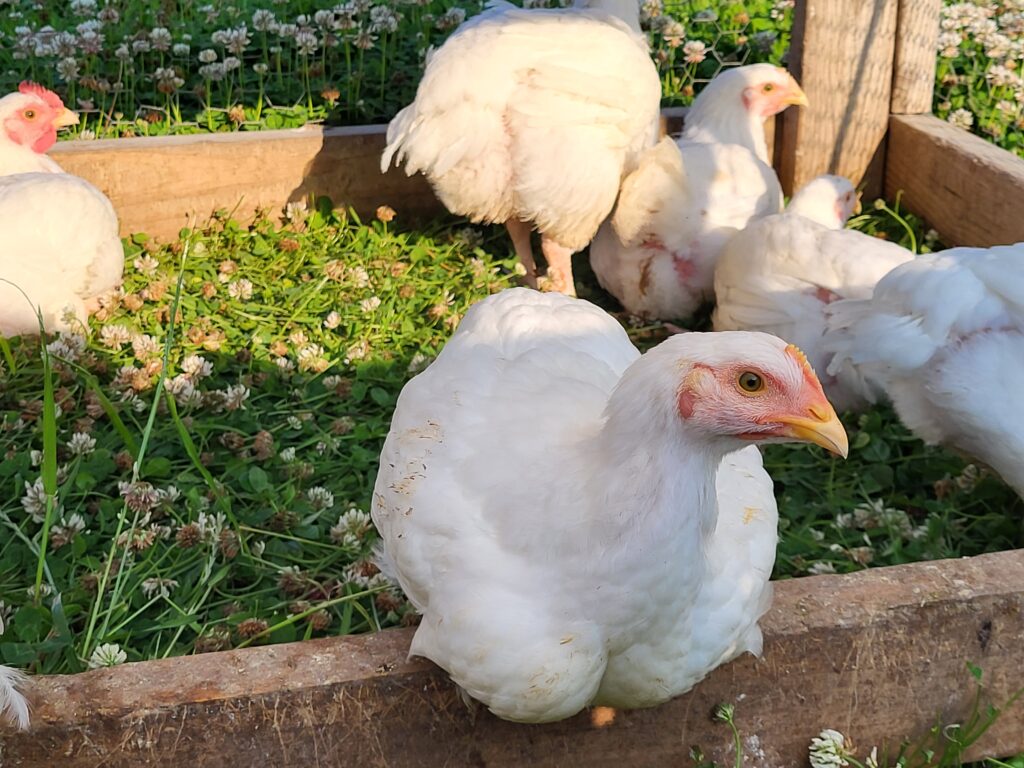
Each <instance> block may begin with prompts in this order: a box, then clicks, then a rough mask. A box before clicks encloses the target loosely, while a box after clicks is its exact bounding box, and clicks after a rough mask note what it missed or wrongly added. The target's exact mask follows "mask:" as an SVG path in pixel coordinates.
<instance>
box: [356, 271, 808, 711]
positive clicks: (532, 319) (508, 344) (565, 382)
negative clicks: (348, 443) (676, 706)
mask: <svg viewBox="0 0 1024 768" xmlns="http://www.w3.org/2000/svg"><path fill="white" fill-rule="evenodd" d="M783 347H784V344H783V343H782V342H781V341H779V340H777V339H774V338H772V337H766V336H762V335H751V334H714V335H711V334H683V335H681V336H679V337H675V338H673V339H671V340H669V341H668V342H665V343H664V344H662V345H660V346H659V347H657V348H656V349H654V350H652V351H650V352H648V353H647V354H645V355H644V356H642V357H641V356H639V354H638V353H637V351H636V350H635V349H634V348H633V346H632V345H631V344H630V343H629V340H628V338H627V336H626V334H625V333H624V331H623V330H622V328H621V327H620V326H619V324H618V323H616V322H615V321H614V320H613V319H612V318H610V317H609V316H608V315H606V314H605V313H604V312H602V311H600V310H599V309H597V308H596V307H594V306H593V305H591V304H588V303H587V302H583V301H577V300H573V299H569V298H566V297H563V296H560V295H557V294H541V293H537V292H535V291H527V290H524V289H512V290H507V291H504V292H502V293H500V294H497V295H495V296H492V297H490V298H488V299H486V300H484V301H482V302H480V303H478V304H476V305H475V306H474V307H472V308H471V309H470V311H469V312H468V313H467V314H466V316H465V318H464V320H463V322H462V324H461V325H460V327H459V329H458V330H457V332H456V333H455V335H454V336H453V337H452V339H451V340H450V341H449V342H448V344H447V345H446V346H445V348H444V350H443V351H442V352H441V354H440V355H439V356H438V358H437V359H436V360H435V361H434V362H433V363H432V364H431V365H430V367H429V368H427V369H426V370H425V371H424V372H423V373H421V374H420V375H419V376H417V377H416V378H414V379H413V380H412V381H411V382H409V384H407V385H406V387H405V388H404V389H403V391H402V393H401V396H400V397H399V400H398V405H397V408H396V411H395V415H394V419H393V421H392V425H391V430H390V433H389V435H388V438H387V440H386V442H385V445H384V449H383V451H382V453H381V463H380V470H379V473H378V476H377V481H376V486H375V489H374V498H373V507H372V509H373V518H374V521H375V523H376V525H377V527H378V529H379V531H380V533H381V537H382V541H383V550H384V552H385V560H384V562H385V564H386V566H387V567H388V570H389V572H390V573H392V574H393V575H394V576H395V577H396V578H397V580H398V581H399V583H400V584H401V585H402V587H403V589H404V590H405V591H406V594H407V595H408V596H409V598H410V600H412V602H413V603H414V604H415V605H416V606H417V608H418V609H419V610H420V611H421V612H422V613H423V620H422V622H421V624H420V626H419V628H418V629H417V632H416V636H415V639H414V641H413V645H412V650H411V652H412V653H413V654H416V655H421V656H426V657H428V658H430V659H433V660H434V661H435V662H437V663H438V664H440V665H441V666H442V667H444V668H445V669H446V670H447V671H448V672H449V674H450V675H451V676H452V678H453V679H454V680H455V682H456V683H457V684H458V685H459V686H461V687H462V688H463V689H465V690H466V691H467V692H468V693H469V694H470V695H471V696H473V697H475V698H477V699H480V700H482V701H484V702H485V703H486V704H487V705H488V706H489V707H490V709H491V710H492V711H494V712H495V713H496V714H498V715H499V716H501V717H503V718H507V719H511V720H518V721H528V722H542V721H549V720H556V719H560V718H563V717H567V716H570V715H572V714H573V713H575V712H577V711H579V710H580V709H581V708H582V707H584V706H586V705H587V704H589V703H592V702H593V703H604V704H609V705H612V706H621V707H643V706H652V705H654V704H657V703H659V702H662V701H665V700H666V699H668V698H670V697H671V696H674V695H676V694H678V693H681V692H683V691H685V690H687V689H689V688H690V687H692V686H693V685H694V684H696V683H697V682H698V681H699V680H700V679H701V678H703V677H704V675H705V674H707V672H708V671H710V670H711V669H712V668H714V667H715V666H716V665H717V664H719V663H722V662H724V661H726V660H728V659H730V658H732V657H734V656H736V655H737V654H739V653H742V652H744V651H748V650H749V651H752V652H755V653H756V652H759V650H760V644H761V641H760V632H759V630H758V629H757V626H756V623H757V619H758V617H759V616H760V615H761V614H762V613H763V612H764V610H765V608H766V607H767V603H768V600H769V594H770V593H769V586H768V577H769V575H770V572H771V569H772V565H773V563H774V555H775V543H776V523H777V517H776V516H777V512H776V507H775V500H774V498H773V495H772V483H771V480H770V478H769V477H768V476H767V474H765V472H764V470H763V468H762V467H761V458H760V454H759V452H758V450H757V449H756V448H755V447H748V448H744V449H742V450H739V451H737V452H734V453H730V452H729V451H733V450H735V449H736V448H737V447H738V446H740V445H743V444H742V443H739V442H735V441H732V440H730V441H728V443H727V444H726V443H722V444H718V443H716V442H706V441H703V442H702V441H699V440H697V439H696V438H694V437H693V436H690V437H687V434H688V433H687V432H686V430H685V428H682V427H680V426H679V425H680V424H681V420H680V419H679V418H678V416H677V415H676V411H675V408H676V391H677V388H678V386H679V376H680V375H682V374H681V371H682V370H683V366H684V365H685V364H687V363H686V361H687V360H688V359H689V355H695V356H698V357H699V359H701V360H705V359H706V360H708V361H709V364H713V363H714V362H715V361H716V360H718V359H719V358H722V359H732V358H731V357H730V355H733V356H735V355H738V354H749V355H755V356H756V355H757V354H766V355H769V356H771V355H775V356H780V357H784V356H782V355H781V350H782V348H783ZM799 375H800V374H799V372H796V373H795V374H794V376H799ZM723 455H724V459H723V458H722V457H723ZM716 521H717V522H716Z"/></svg>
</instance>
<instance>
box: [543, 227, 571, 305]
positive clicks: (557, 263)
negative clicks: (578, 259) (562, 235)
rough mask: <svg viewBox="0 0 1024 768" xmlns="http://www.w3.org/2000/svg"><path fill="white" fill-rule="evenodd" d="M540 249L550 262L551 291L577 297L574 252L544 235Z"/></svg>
mask: <svg viewBox="0 0 1024 768" xmlns="http://www.w3.org/2000/svg"><path fill="white" fill-rule="evenodd" d="M540 247H541V250H543V251H544V258H545V259H547V262H548V281H549V290H552V291H558V292H559V293H564V294H565V295H566V296H575V295H576V284H575V283H574V282H573V279H572V254H573V252H572V251H571V250H570V249H568V248H566V247H565V246H563V245H559V244H558V243H556V242H555V241H554V240H551V239H549V238H548V237H547V236H546V235H543V234H542V235H541V238H540Z"/></svg>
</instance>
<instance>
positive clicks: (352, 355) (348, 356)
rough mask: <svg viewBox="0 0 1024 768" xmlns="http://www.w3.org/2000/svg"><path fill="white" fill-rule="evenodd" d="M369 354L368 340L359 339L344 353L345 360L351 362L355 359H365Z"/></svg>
mask: <svg viewBox="0 0 1024 768" xmlns="http://www.w3.org/2000/svg"><path fill="white" fill-rule="evenodd" d="M369 354H370V343H369V342H368V341H365V340H364V341H360V342H356V343H355V344H353V345H352V346H351V347H349V348H348V351H347V352H346V353H345V362H346V363H353V362H356V361H357V360H365V359H366V357H367V355H369Z"/></svg>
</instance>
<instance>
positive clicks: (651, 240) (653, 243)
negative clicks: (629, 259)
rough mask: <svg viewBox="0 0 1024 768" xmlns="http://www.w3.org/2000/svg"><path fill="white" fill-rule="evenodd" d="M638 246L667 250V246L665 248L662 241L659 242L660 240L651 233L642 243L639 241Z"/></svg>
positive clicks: (653, 249)
mask: <svg viewBox="0 0 1024 768" xmlns="http://www.w3.org/2000/svg"><path fill="white" fill-rule="evenodd" d="M640 247H641V248H646V249H647V250H649V251H665V250H668V249H667V248H665V244H664V243H663V242H661V240H659V239H658V238H656V237H654V236H653V235H651V236H650V237H648V238H647V239H646V240H644V241H643V242H642V243H640Z"/></svg>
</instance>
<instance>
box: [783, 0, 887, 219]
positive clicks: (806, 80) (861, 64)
mask: <svg viewBox="0 0 1024 768" xmlns="http://www.w3.org/2000/svg"><path fill="white" fill-rule="evenodd" d="M896 11H897V0H861V2H856V3H851V2H848V0H798V2H797V5H796V14H795V17H794V24H793V43H792V46H791V47H790V52H789V62H788V66H789V69H790V71H791V72H792V73H793V75H794V76H795V77H796V79H797V80H798V81H799V82H800V86H801V88H803V90H804V92H805V93H806V94H807V98H808V100H809V101H810V106H808V107H805V108H803V109H787V110H786V111H785V112H783V113H782V125H783V130H782V136H781V137H780V139H779V141H780V147H779V153H780V154H779V155H778V162H777V163H776V166H777V167H778V169H779V180H780V181H781V182H782V188H783V190H784V191H785V192H786V194H787V195H789V194H792V193H793V191H794V190H797V189H799V188H800V187H802V186H803V185H804V184H806V183H807V182H808V181H809V180H810V179H812V178H813V177H815V176H817V175H818V174H821V173H838V174H840V175H842V176H846V177H847V178H849V179H851V180H852V181H853V182H854V183H855V184H857V185H859V186H861V187H862V188H863V189H864V194H865V197H866V198H867V199H871V198H872V197H874V196H876V195H877V194H878V193H879V191H880V190H881V177H880V176H879V175H877V174H876V175H874V176H868V175H867V171H868V169H869V167H872V160H873V159H874V158H875V157H876V155H877V154H878V153H879V151H880V148H881V144H882V139H883V138H884V137H885V131H886V127H887V122H888V118H889V105H890V102H891V100H892V99H891V93H892V63H893V51H894V49H895V40H896ZM876 163H877V161H876ZM876 167H877V166H876Z"/></svg>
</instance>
